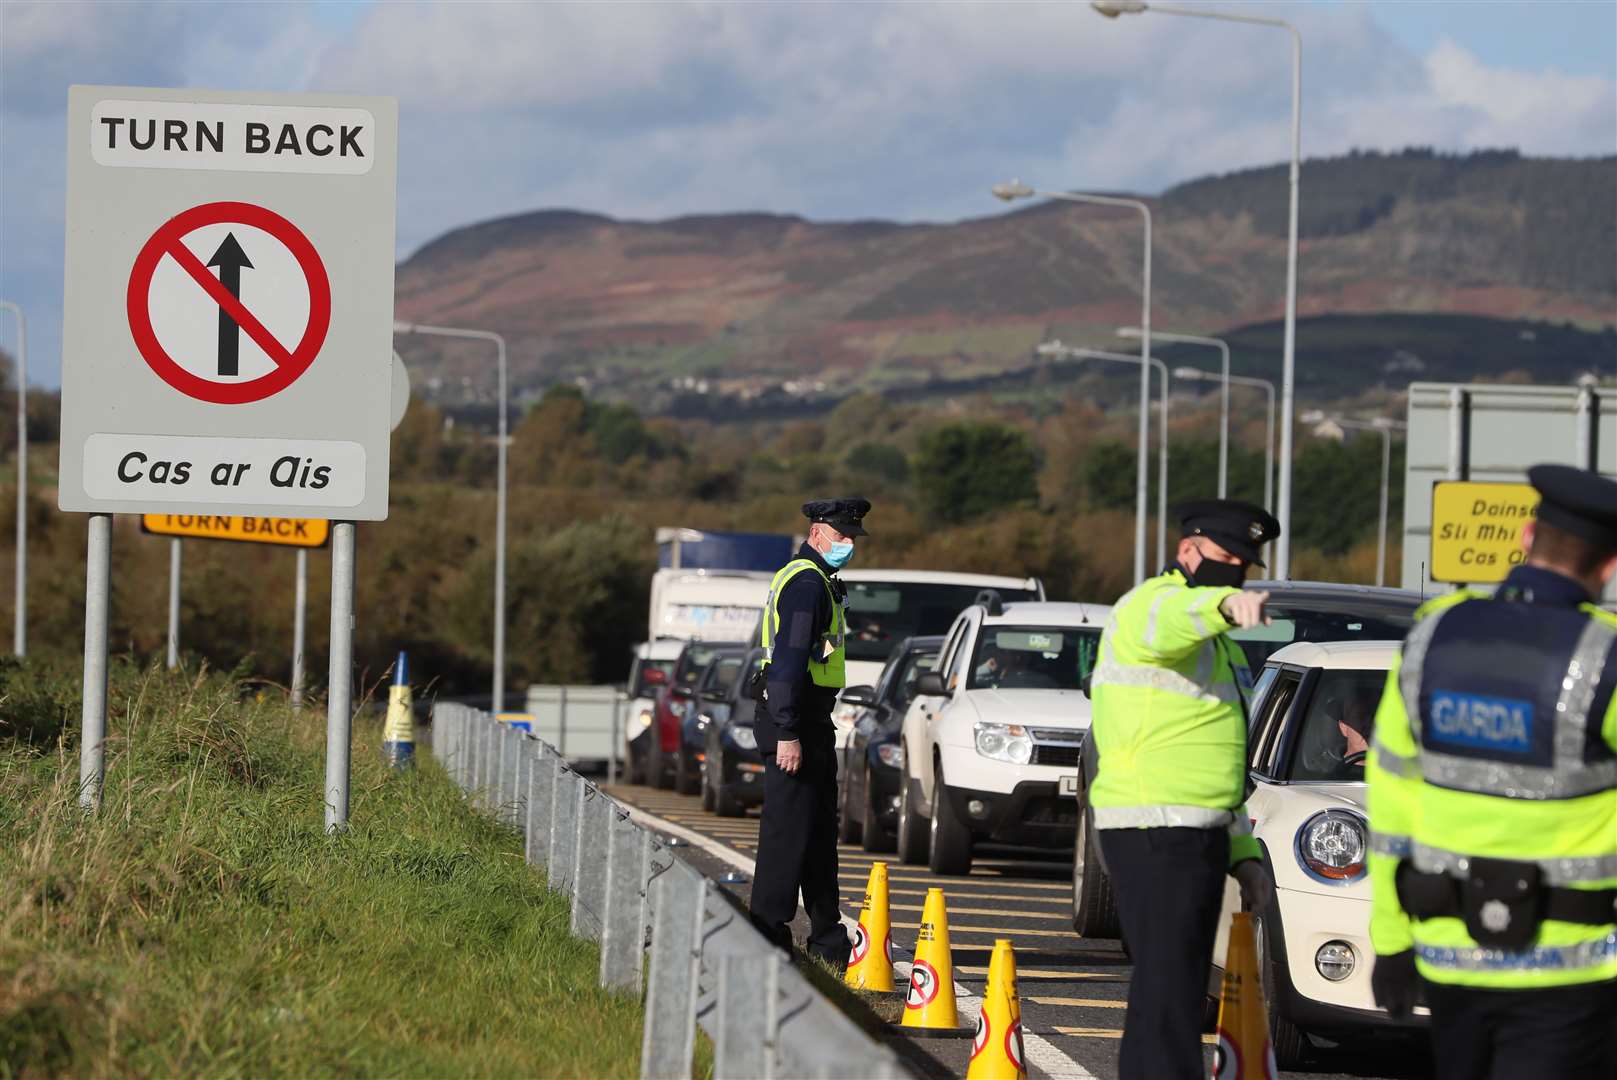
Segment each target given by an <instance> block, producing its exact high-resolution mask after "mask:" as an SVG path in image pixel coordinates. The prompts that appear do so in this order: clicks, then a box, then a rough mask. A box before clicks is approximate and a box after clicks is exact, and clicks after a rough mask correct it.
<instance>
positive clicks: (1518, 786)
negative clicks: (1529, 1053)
mask: <svg viewBox="0 0 1617 1080" xmlns="http://www.w3.org/2000/svg"><path fill="white" fill-rule="evenodd" d="M1476 600H1482V601H1486V600H1487V598H1486V597H1484V596H1481V595H1480V594H1477V593H1472V592H1458V593H1453V594H1450V595H1448V596H1442V597H1438V598H1437V599H1435V600H1431V601H1428V602H1427V603H1426V604H1425V605H1424V606H1422V607H1421V609H1420V611H1418V612H1417V613H1416V614H1417V618H1418V619H1419V621H1418V622H1417V623H1416V626H1415V629H1414V630H1412V631H1411V632H1410V634H1409V637H1408V638H1406V639H1405V641H1404V645H1403V648H1402V650H1401V651H1400V654H1399V657H1398V659H1397V661H1395V662H1394V664H1393V667H1392V670H1391V672H1390V673H1389V674H1388V676H1387V688H1386V692H1385V693H1384V694H1383V695H1382V697H1381V707H1380V708H1379V709H1378V710H1377V711H1376V724H1375V737H1374V739H1373V740H1372V742H1371V745H1370V754H1369V758H1368V760H1367V761H1366V765H1365V779H1366V780H1368V781H1369V785H1370V789H1369V811H1370V856H1369V869H1370V885H1371V911H1370V942H1371V944H1372V945H1373V946H1374V948H1375V951H1376V953H1377V954H1378V955H1381V956H1388V955H1391V954H1393V953H1400V952H1404V951H1405V950H1408V949H1413V950H1414V951H1415V965H1416V967H1417V968H1418V969H1419V971H1420V973H1421V975H1422V976H1424V977H1425V978H1427V979H1430V980H1431V981H1433V982H1439V983H1447V984H1452V985H1456V986H1469V987H1480V988H1499V989H1513V990H1528V989H1536V988H1542V987H1552V986H1571V985H1577V984H1580V983H1592V982H1604V981H1606V980H1609V979H1617V925H1612V924H1607V925H1605V926H1594V925H1589V924H1584V923H1569V922H1560V921H1557V920H1553V919H1546V920H1545V921H1544V922H1542V923H1541V924H1540V925H1539V930H1538V936H1537V938H1536V940H1535V941H1534V942H1533V944H1532V946H1531V947H1530V948H1527V949H1524V950H1519V951H1513V950H1506V949H1500V948H1484V947H1482V946H1480V945H1478V944H1477V942H1476V941H1475V940H1473V939H1472V937H1471V935H1470V934H1469V933H1468V932H1467V930H1466V927H1465V923H1464V922H1463V921H1462V920H1461V919H1458V918H1446V917H1445V918H1435V919H1412V918H1410V917H1409V915H1407V914H1406V913H1405V912H1404V910H1403V907H1402V905H1401V904H1400V903H1399V899H1398V891H1397V883H1396V874H1397V870H1398V866H1399V864H1400V863H1401V862H1403V861H1404V860H1406V859H1407V860H1409V861H1410V862H1411V863H1412V864H1413V866H1414V868H1415V869H1416V870H1418V871H1423V872H1426V873H1443V874H1450V875H1454V876H1463V875H1464V874H1465V873H1466V869H1467V866H1468V860H1469V859H1472V858H1483V859H1504V860H1511V861H1521V862H1535V863H1537V864H1538V866H1539V867H1540V870H1541V873H1542V880H1543V883H1544V884H1545V885H1547V886H1559V887H1563V888H1572V889H1603V888H1611V887H1614V886H1617V767H1614V766H1617V762H1613V761H1610V760H1606V761H1601V762H1597V763H1595V764H1594V765H1587V764H1580V763H1579V761H1578V758H1579V752H1580V751H1581V750H1582V748H1583V745H1584V740H1585V739H1586V738H1589V737H1591V735H1590V731H1589V729H1590V728H1591V727H1592V726H1595V725H1598V731H1597V734H1596V735H1595V736H1593V737H1598V738H1600V739H1602V740H1604V742H1605V743H1606V745H1607V746H1609V747H1611V748H1613V749H1617V698H1614V700H1613V703H1612V704H1611V705H1610V706H1609V707H1608V708H1607V709H1606V711H1605V715H1604V717H1603V718H1601V719H1599V720H1596V719H1595V718H1593V717H1591V716H1589V715H1588V711H1589V707H1590V705H1591V699H1592V697H1593V695H1594V691H1595V687H1594V685H1593V683H1595V682H1596V681H1597V680H1598V679H1599V669H1600V662H1601V661H1603V660H1604V658H1605V656H1606V655H1607V652H1608V651H1609V650H1610V648H1611V646H1612V642H1613V637H1612V635H1613V633H1614V632H1617V617H1614V616H1612V615H1610V614H1608V613H1607V612H1604V611H1601V610H1600V609H1599V608H1596V607H1595V606H1594V605H1592V604H1583V605H1581V606H1580V608H1579V610H1581V611H1582V612H1583V613H1584V614H1586V615H1587V616H1588V617H1589V626H1588V628H1587V630H1586V631H1585V633H1584V634H1583V635H1582V637H1581V638H1580V639H1579V642H1578V647H1577V650H1576V653H1575V654H1574V655H1573V656H1571V657H1569V658H1567V660H1566V661H1565V666H1564V667H1563V668H1562V670H1560V671H1557V672H1550V671H1545V672H1544V675H1545V676H1546V677H1547V678H1549V679H1552V680H1554V682H1553V685H1555V686H1556V687H1558V689H1559V697H1560V700H1559V701H1558V702H1557V703H1556V708H1555V710H1554V714H1553V715H1549V716H1546V715H1543V711H1542V710H1540V715H1539V716H1538V717H1537V718H1536V722H1538V723H1549V724H1553V726H1554V730H1553V739H1554V744H1555V755H1556V758H1557V764H1556V765H1554V766H1551V767H1540V766H1534V765H1514V764H1509V763H1507V762H1505V761H1502V760H1489V759H1479V758H1477V757H1474V756H1468V755H1465V754H1463V753H1462V754H1451V753H1447V752H1439V751H1435V750H1434V749H1432V748H1431V747H1430V746H1425V745H1422V740H1421V735H1420V725H1422V724H1423V723H1426V722H1428V721H1427V717H1426V716H1425V715H1423V714H1424V711H1425V710H1423V703H1425V704H1431V703H1432V700H1433V699H1435V698H1436V697H1438V696H1440V695H1442V694H1444V693H1447V690H1434V689H1433V688H1432V687H1427V688H1426V696H1425V697H1424V698H1423V689H1422V686H1423V680H1422V674H1423V668H1425V667H1427V657H1428V647H1429V646H1430V645H1431V642H1432V638H1433V637H1434V635H1435V633H1436V631H1437V627H1438V625H1439V624H1440V623H1442V622H1444V621H1445V620H1446V619H1461V620H1463V619H1464V618H1465V611H1464V606H1465V605H1466V603H1467V602H1468V601H1476ZM1455 689H1460V688H1455ZM1583 693H1586V695H1587V696H1584V697H1583V698H1582V699H1581V705H1582V709H1581V712H1580V709H1579V697H1578V695H1579V694H1583ZM1412 717H1413V720H1414V723H1413V724H1412V723H1411V719H1412ZM1431 722H1433V723H1445V724H1449V725H1450V726H1453V717H1443V718H1439V717H1438V716H1437V715H1436V714H1435V713H1434V714H1432V716H1431ZM1451 741H1452V740H1451ZM1614 1022H1617V1021H1614Z"/></svg>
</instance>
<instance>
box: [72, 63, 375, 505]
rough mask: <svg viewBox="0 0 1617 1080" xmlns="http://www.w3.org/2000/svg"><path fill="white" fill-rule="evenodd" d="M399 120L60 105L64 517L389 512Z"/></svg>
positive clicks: (211, 107) (143, 99)
mask: <svg viewBox="0 0 1617 1080" xmlns="http://www.w3.org/2000/svg"><path fill="white" fill-rule="evenodd" d="M397 147H398V107H397V103H396V102H395V101H394V100H393V99H391V98H371V97H363V98H361V97H326V96H319V97H316V96H312V95H303V94H256V93H236V92H222V91H219V92H216V91H204V90H143V89H132V88H128V87H92V86H75V87H73V88H72V89H71V90H70V91H69V93H68V185H67V272H66V295H65V302H64V305H63V333H62V437H61V467H60V497H59V501H60V505H61V507H62V509H63V510H78V511H89V512H95V513H147V512H161V513H179V514H186V513H195V514H204V513H210V512H214V511H224V512H228V513H232V514H242V515H257V516H264V517H303V518H307V517H316V518H320V517H323V518H332V519H338V520H362V521H374V520H381V519H383V518H385V517H387V482H388V449H389V447H388V441H389V433H390V427H391V419H392V417H391V398H392V379H393V372H392V356H393V352H392V332H393V265H394V205H395V177H396V167H397Z"/></svg>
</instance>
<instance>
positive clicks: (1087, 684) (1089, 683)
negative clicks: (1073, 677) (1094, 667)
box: [1078, 674, 1095, 698]
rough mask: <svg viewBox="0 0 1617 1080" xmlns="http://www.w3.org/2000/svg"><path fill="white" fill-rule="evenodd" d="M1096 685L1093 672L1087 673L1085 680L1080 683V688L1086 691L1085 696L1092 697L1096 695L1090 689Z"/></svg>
mask: <svg viewBox="0 0 1617 1080" xmlns="http://www.w3.org/2000/svg"><path fill="white" fill-rule="evenodd" d="M1094 685H1095V676H1094V675H1092V674H1091V675H1085V676H1084V679H1083V681H1082V682H1080V683H1079V684H1078V689H1080V690H1082V691H1083V692H1084V697H1086V698H1092V697H1094V696H1095V695H1094V694H1092V693H1090V690H1091V689H1092V688H1093V687H1094Z"/></svg>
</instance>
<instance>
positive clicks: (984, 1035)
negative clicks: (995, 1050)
mask: <svg viewBox="0 0 1617 1080" xmlns="http://www.w3.org/2000/svg"><path fill="white" fill-rule="evenodd" d="M989 1030H990V1024H989V1023H988V1010H987V1009H984V1010H983V1011H982V1012H979V1013H978V1014H977V1030H976V1032H974V1033H973V1034H972V1036H971V1060H972V1061H976V1060H977V1055H979V1054H981V1053H982V1052H983V1050H984V1048H985V1047H987V1046H988V1032H989Z"/></svg>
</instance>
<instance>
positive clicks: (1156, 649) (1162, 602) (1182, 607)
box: [1140, 586, 1241, 661]
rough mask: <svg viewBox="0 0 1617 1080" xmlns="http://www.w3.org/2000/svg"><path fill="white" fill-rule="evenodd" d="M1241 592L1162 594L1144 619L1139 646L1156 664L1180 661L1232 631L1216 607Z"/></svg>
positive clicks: (1190, 590) (1189, 590)
mask: <svg viewBox="0 0 1617 1080" xmlns="http://www.w3.org/2000/svg"><path fill="white" fill-rule="evenodd" d="M1240 591H1241V590H1240V589H1231V588H1205V587H1204V588H1193V587H1190V586H1185V587H1183V588H1177V589H1170V590H1167V591H1165V592H1164V593H1163V594H1162V595H1161V596H1159V597H1158V598H1157V599H1156V600H1155V601H1154V602H1153V604H1152V606H1151V609H1150V611H1149V612H1148V613H1147V615H1146V621H1145V633H1144V635H1143V639H1142V640H1141V642H1140V644H1141V646H1142V647H1143V648H1144V649H1145V651H1146V653H1147V654H1148V655H1149V656H1150V657H1151V658H1152V659H1155V660H1163V661H1174V660H1179V659H1181V658H1183V657H1184V656H1186V655H1187V654H1188V653H1190V652H1191V651H1193V650H1194V649H1196V648H1197V647H1198V646H1200V645H1201V643H1202V642H1204V641H1206V640H1207V639H1208V638H1212V637H1217V636H1218V635H1219V634H1222V633H1225V632H1226V631H1228V630H1230V629H1232V628H1233V627H1234V625H1235V624H1234V623H1232V622H1230V620H1229V618H1228V617H1226V616H1225V614H1224V612H1223V611H1221V610H1220V609H1219V605H1221V604H1222V603H1223V602H1224V599H1225V598H1226V597H1229V596H1233V595H1235V594H1236V593H1239V592H1240Z"/></svg>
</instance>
